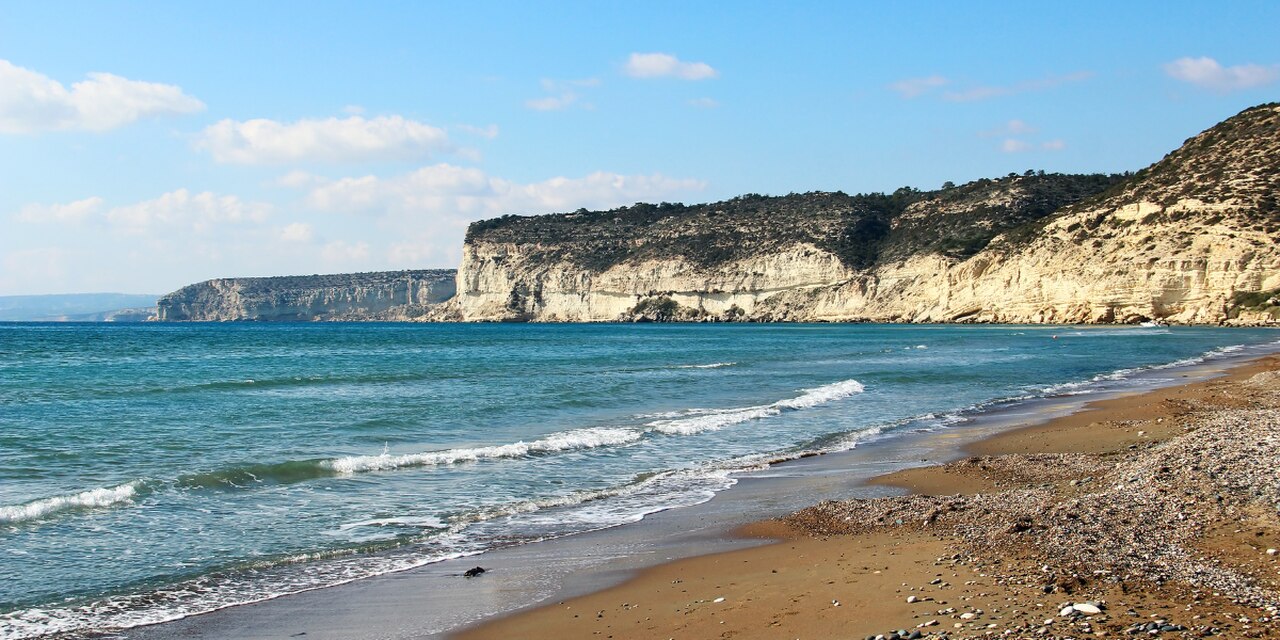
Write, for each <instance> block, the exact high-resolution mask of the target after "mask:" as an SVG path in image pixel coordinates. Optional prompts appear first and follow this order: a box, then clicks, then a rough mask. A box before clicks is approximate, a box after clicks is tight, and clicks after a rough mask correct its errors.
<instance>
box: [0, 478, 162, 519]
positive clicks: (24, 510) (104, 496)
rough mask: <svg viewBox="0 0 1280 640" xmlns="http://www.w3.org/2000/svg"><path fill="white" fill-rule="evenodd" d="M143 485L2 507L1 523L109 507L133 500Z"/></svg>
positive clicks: (84, 492)
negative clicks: (62, 512) (74, 510)
mask: <svg viewBox="0 0 1280 640" xmlns="http://www.w3.org/2000/svg"><path fill="white" fill-rule="evenodd" d="M141 484H142V483H141V482H138V481H136V480H135V481H133V482H128V483H125V484H122V485H117V486H114V487H99V488H97V489H90V490H88V491H81V492H80V493H72V494H67V495H62V496H54V497H52V498H43V499H40V500H33V501H31V502H28V503H26V504H18V505H11V506H4V507H0V523H8V524H16V523H18V522H28V521H31V520H38V519H40V518H43V517H45V516H48V515H51V514H55V513H58V512H61V511H70V510H72V509H92V508H97V507H109V506H111V505H114V504H118V503H121V502H125V501H128V500H131V499H133V497H134V496H135V495H137V493H138V487H139V486H141Z"/></svg>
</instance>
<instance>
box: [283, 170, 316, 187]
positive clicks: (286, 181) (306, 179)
mask: <svg viewBox="0 0 1280 640" xmlns="http://www.w3.org/2000/svg"><path fill="white" fill-rule="evenodd" d="M321 182H324V179H323V178H321V177H319V176H317V175H315V174H313V173H310V172H307V171H303V170H302V169H294V170H293V171H290V172H289V173H286V174H284V175H282V176H280V177H279V178H276V179H275V185H276V186H279V187H288V188H290V189H299V188H302V187H308V186H311V185H314V184H319V183H321Z"/></svg>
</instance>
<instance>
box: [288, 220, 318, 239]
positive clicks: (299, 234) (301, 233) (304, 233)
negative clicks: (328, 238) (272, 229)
mask: <svg viewBox="0 0 1280 640" xmlns="http://www.w3.org/2000/svg"><path fill="white" fill-rule="evenodd" d="M314 237H315V229H313V228H312V227H311V225H309V224H307V223H305V222H294V223H292V224H287V225H285V226H284V227H283V228H282V229H280V239H281V240H283V241H285V242H298V243H304V244H305V243H307V242H311V240H312V238H314Z"/></svg>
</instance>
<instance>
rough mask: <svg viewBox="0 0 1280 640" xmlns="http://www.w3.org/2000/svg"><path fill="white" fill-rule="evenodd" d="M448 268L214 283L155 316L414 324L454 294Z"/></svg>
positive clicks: (185, 291)
mask: <svg viewBox="0 0 1280 640" xmlns="http://www.w3.org/2000/svg"><path fill="white" fill-rule="evenodd" d="M454 275H455V272H454V271H453V270H449V269H435V270H421V271H382V272H371V273H343V274H336V275H313V276H280V277H273V278H219V279H215V280H206V281H204V282H200V283H197V284H193V285H188V286H185V287H183V288H181V289H178V290H177V291H174V292H173V293H170V294H167V295H165V296H162V297H161V298H160V300H159V301H158V303H157V312H156V317H157V319H159V320H168V321H193V322H219V321H231V320H247V321H267V322H269V321H286V322H287V321H292V322H303V321H323V320H386V321H404V320H417V319H420V318H422V317H424V316H426V315H427V314H428V313H430V312H431V311H432V309H434V308H435V307H436V306H437V305H439V304H440V303H442V302H444V301H446V300H449V299H450V298H452V297H453V294H454V282H455V278H454Z"/></svg>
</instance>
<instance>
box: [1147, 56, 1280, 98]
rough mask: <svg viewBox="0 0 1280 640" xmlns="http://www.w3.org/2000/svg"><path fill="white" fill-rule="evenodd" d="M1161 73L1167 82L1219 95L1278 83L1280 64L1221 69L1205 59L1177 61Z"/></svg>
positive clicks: (1189, 58) (1241, 65) (1166, 66)
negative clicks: (1191, 86)
mask: <svg viewBox="0 0 1280 640" xmlns="http://www.w3.org/2000/svg"><path fill="white" fill-rule="evenodd" d="M1164 71H1165V73H1167V74H1169V77H1171V78H1174V79H1176V80H1181V81H1183V82H1187V83H1190V84H1193V85H1196V86H1197V87H1200V88H1202V89H1209V90H1211V91H1217V92H1219V93H1227V92H1229V91H1238V90H1241V89H1251V88H1253V87H1261V86H1263V85H1268V84H1271V83H1273V82H1275V81H1276V80H1280V64H1273V65H1260V64H1240V65H1235V66H1232V67H1224V66H1222V65H1221V64H1219V63H1218V61H1217V60H1214V59H1213V58H1209V57H1200V58H1191V57H1186V58H1178V59H1177V60H1174V61H1173V62H1170V63H1168V64H1166V65H1164Z"/></svg>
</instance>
